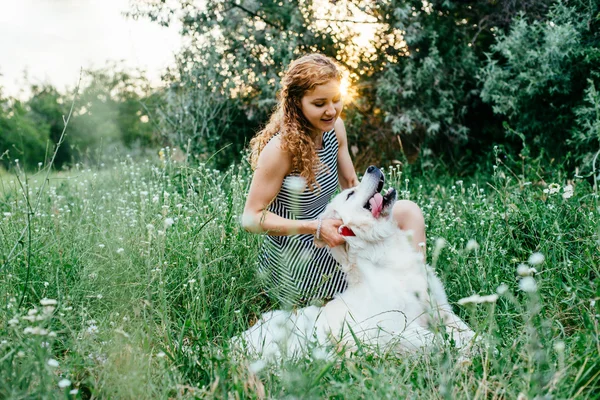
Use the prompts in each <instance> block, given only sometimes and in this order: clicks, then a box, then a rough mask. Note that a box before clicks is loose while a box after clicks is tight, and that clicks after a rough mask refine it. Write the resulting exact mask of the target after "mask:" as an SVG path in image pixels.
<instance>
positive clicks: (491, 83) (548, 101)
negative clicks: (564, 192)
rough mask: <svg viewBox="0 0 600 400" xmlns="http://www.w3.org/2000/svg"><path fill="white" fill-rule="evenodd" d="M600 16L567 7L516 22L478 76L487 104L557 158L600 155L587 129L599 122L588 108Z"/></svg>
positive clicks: (581, 4)
mask: <svg viewBox="0 0 600 400" xmlns="http://www.w3.org/2000/svg"><path fill="white" fill-rule="evenodd" d="M599 13H600V8H599V6H598V4H597V3H596V2H588V1H571V2H568V1H561V2H558V3H557V4H556V5H555V6H553V8H552V9H551V11H550V12H549V13H548V15H547V16H546V18H545V19H544V21H531V20H530V19H529V18H527V16H526V15H522V16H520V17H518V18H517V19H516V20H515V21H514V22H513V24H512V25H511V28H510V31H509V32H507V33H502V32H500V33H499V34H498V37H497V41H496V43H495V44H494V45H493V46H492V47H491V49H490V50H491V51H490V54H489V55H488V60H487V62H486V65H485V66H484V67H483V68H482V69H481V72H480V75H479V79H480V81H481V82H482V84H483V89H482V92H481V97H482V99H483V100H484V101H485V102H487V103H490V104H491V105H492V106H493V109H494V112H495V113H497V114H500V115H502V116H504V117H505V118H506V119H507V121H508V122H509V124H510V125H511V126H512V127H513V128H514V129H515V130H518V131H521V132H522V133H523V134H524V135H525V136H526V138H527V141H528V142H529V143H531V144H533V145H535V146H536V147H537V148H543V149H545V150H546V151H547V152H549V153H550V154H551V155H553V156H559V155H561V154H564V153H566V152H567V151H569V150H570V151H572V152H573V153H574V155H575V157H576V158H577V159H579V160H586V159H589V154H590V153H589V152H590V150H592V151H595V150H594V148H598V142H597V141H596V140H595V139H596V135H595V133H593V132H591V131H589V130H587V129H588V128H590V129H591V125H593V124H594V121H595V119H596V118H597V116H596V115H592V114H591V113H590V112H589V109H588V108H586V107H588V106H589V105H590V104H591V105H592V107H593V104H594V99H593V94H592V92H593V85H594V82H595V85H596V86H597V85H598V76H600V75H599V74H600V70H599V69H598V65H600V64H599V61H600V58H599V56H600V36H599V33H598V26H599V20H598V15H599ZM588 81H590V82H591V83H588ZM586 85H591V87H590V86H588V89H587V91H586ZM586 93H587V94H586ZM586 97H587V98H586ZM586 101H587V105H584V104H585V103H586ZM584 126H585V127H587V128H584ZM569 144H570V145H572V146H568V145H569ZM589 145H592V146H589ZM588 146H589V147H588Z"/></svg>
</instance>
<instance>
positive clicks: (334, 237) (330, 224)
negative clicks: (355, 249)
mask: <svg viewBox="0 0 600 400" xmlns="http://www.w3.org/2000/svg"><path fill="white" fill-rule="evenodd" d="M342 224H343V222H342V220H341V219H324V220H323V221H322V222H321V231H320V232H319V240H321V241H323V242H325V244H326V245H327V246H328V247H336V246H339V245H340V244H343V243H345V242H346V240H345V239H344V237H343V236H342V235H340V233H339V231H338V228H339V227H340V226H341V225H342Z"/></svg>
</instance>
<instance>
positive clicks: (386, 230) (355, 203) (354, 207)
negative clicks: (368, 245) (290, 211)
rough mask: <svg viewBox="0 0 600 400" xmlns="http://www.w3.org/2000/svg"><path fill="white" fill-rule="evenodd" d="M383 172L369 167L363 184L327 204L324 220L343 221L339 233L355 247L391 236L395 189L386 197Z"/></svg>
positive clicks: (389, 191)
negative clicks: (358, 244)
mask: <svg viewBox="0 0 600 400" xmlns="http://www.w3.org/2000/svg"><path fill="white" fill-rule="evenodd" d="M383 184H384V177H383V173H382V172H381V171H380V170H379V169H378V168H376V167H374V166H370V167H369V168H367V171H366V172H365V175H364V176H363V178H362V180H361V181H360V184H359V185H358V186H356V187H354V188H350V189H346V190H344V191H342V192H341V193H340V194H338V195H337V196H335V197H334V198H333V200H332V201H331V202H330V203H329V205H327V208H326V209H325V212H324V213H323V215H322V218H334V219H341V220H342V222H343V225H342V227H341V230H340V233H341V234H342V235H344V236H347V237H346V241H347V242H348V243H349V244H350V245H352V243H353V242H355V241H360V242H362V243H364V242H375V241H380V240H381V239H382V236H387V235H389V234H390V233H391V232H390V227H394V228H395V224H388V223H384V222H388V221H389V220H390V219H391V210H392V207H393V206H394V203H395V202H396V197H397V193H396V190H395V189H393V188H391V189H389V190H388V191H387V192H386V193H385V194H383V195H382V194H381V193H380V191H381V190H382V189H383Z"/></svg>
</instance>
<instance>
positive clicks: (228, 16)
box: [0, 0, 600, 175]
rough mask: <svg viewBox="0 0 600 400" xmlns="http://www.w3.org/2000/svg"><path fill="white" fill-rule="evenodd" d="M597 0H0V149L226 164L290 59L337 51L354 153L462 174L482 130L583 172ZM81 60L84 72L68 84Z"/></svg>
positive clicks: (589, 139) (481, 156)
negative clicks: (173, 152)
mask: <svg viewBox="0 0 600 400" xmlns="http://www.w3.org/2000/svg"><path fill="white" fill-rule="evenodd" d="M599 18H600V5H599V3H598V2H596V1H589V0H558V1H551V0H525V1H516V0H494V1H492V0H473V1H449V0H448V1H422V0H418V1H396V0H386V1H367V0H339V1H326V0H299V1H285V2H282V1H279V0H264V1H263V0H235V1H225V0H211V1H204V0H202V1H201V0H132V1H119V0H107V1H94V0H81V1H75V0H54V1H43V0H25V1H21V2H3V3H2V4H1V5H0V37H1V38H2V39H1V40H0V74H1V75H0V164H1V165H2V166H3V167H4V168H10V167H11V165H13V164H14V162H15V159H18V160H19V163H20V165H21V166H25V167H27V168H32V169H34V168H37V166H38V164H39V163H40V162H42V163H43V162H44V161H45V160H46V159H47V158H48V156H49V155H50V154H52V151H53V148H54V146H55V144H56V143H57V141H58V139H59V137H60V135H61V133H62V130H63V127H64V122H63V118H66V116H67V115H68V114H69V110H70V107H71V104H72V103H73V99H74V98H75V102H74V109H73V114H72V118H71V120H70V121H69V125H68V128H67V131H66V133H67V136H66V141H65V142H64V143H63V144H62V145H61V148H60V151H59V153H58V156H57V159H56V162H55V167H56V168H59V169H60V168H66V167H68V166H69V165H72V164H74V163H77V162H80V161H84V162H90V163H93V162H98V161H99V160H103V159H105V158H106V157H110V156H112V155H114V154H115V152H127V153H130V154H134V155H136V154H139V155H144V154H146V153H150V152H151V153H154V154H156V152H157V151H158V149H159V148H161V147H164V146H171V147H176V148H179V149H181V151H183V152H184V153H186V154H187V155H188V158H189V159H190V160H197V161H198V162H209V163H210V164H212V165H213V166H214V167H215V168H223V167H225V166H227V165H229V164H231V163H232V162H236V161H239V160H241V159H243V151H244V148H245V146H246V144H247V143H248V141H249V139H250V138H251V137H252V136H253V135H254V134H256V132H257V131H258V130H259V129H260V127H261V126H262V125H263V124H264V123H265V122H266V121H267V118H268V116H269V114H270V112H271V111H272V110H273V108H274V106H275V102H276V94H277V91H278V89H279V79H280V77H281V74H282V71H284V70H285V68H286V66H287V65H288V64H289V62H290V61H291V60H293V59H295V58H297V57H299V56H300V55H302V54H305V53H308V52H321V53H323V54H326V55H328V56H330V57H333V58H335V59H336V60H337V61H338V62H339V64H340V65H341V66H342V67H343V68H344V70H345V73H346V76H345V78H344V91H345V110H344V114H343V117H344V119H345V122H346V127H347V131H348V136H349V142H350V148H351V153H352V155H353V158H354V161H355V164H356V166H357V169H359V170H360V169H362V168H363V167H364V166H365V165H367V164H378V165H386V164H390V163H395V164H403V163H417V164H418V165H419V166H420V167H422V168H423V169H436V168H443V169H444V170H450V171H453V172H456V173H459V174H470V173H476V172H478V171H479V170H481V169H482V168H487V166H489V164H490V163H493V162H494V159H493V158H494V157H493V156H492V154H493V150H492V149H493V148H494V146H502V148H503V150H504V153H505V154H511V155H512V156H513V158H514V159H515V160H519V159H520V158H524V157H529V158H532V159H536V160H539V161H540V162H544V163H548V164H552V163H555V162H556V160H560V163H561V164H563V165H564V166H565V168H567V169H568V170H570V171H576V172H577V174H580V175H585V174H588V175H589V174H590V173H591V171H592V167H593V160H594V156H595V155H596V154H597V152H598V150H599V147H600V96H599V95H598V92H597V89H598V87H599V83H600V29H598V28H599V26H600V20H599ZM80 70H82V73H81V81H80V83H79V86H77V84H78V82H79V77H80Z"/></svg>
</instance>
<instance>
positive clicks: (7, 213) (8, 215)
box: [4, 212, 12, 218]
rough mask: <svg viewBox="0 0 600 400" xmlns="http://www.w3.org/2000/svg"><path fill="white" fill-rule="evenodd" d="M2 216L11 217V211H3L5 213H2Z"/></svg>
mask: <svg viewBox="0 0 600 400" xmlns="http://www.w3.org/2000/svg"><path fill="white" fill-rule="evenodd" d="M4 216H5V217H6V218H9V217H11V216H12V213H9V212H5V213H4Z"/></svg>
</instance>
